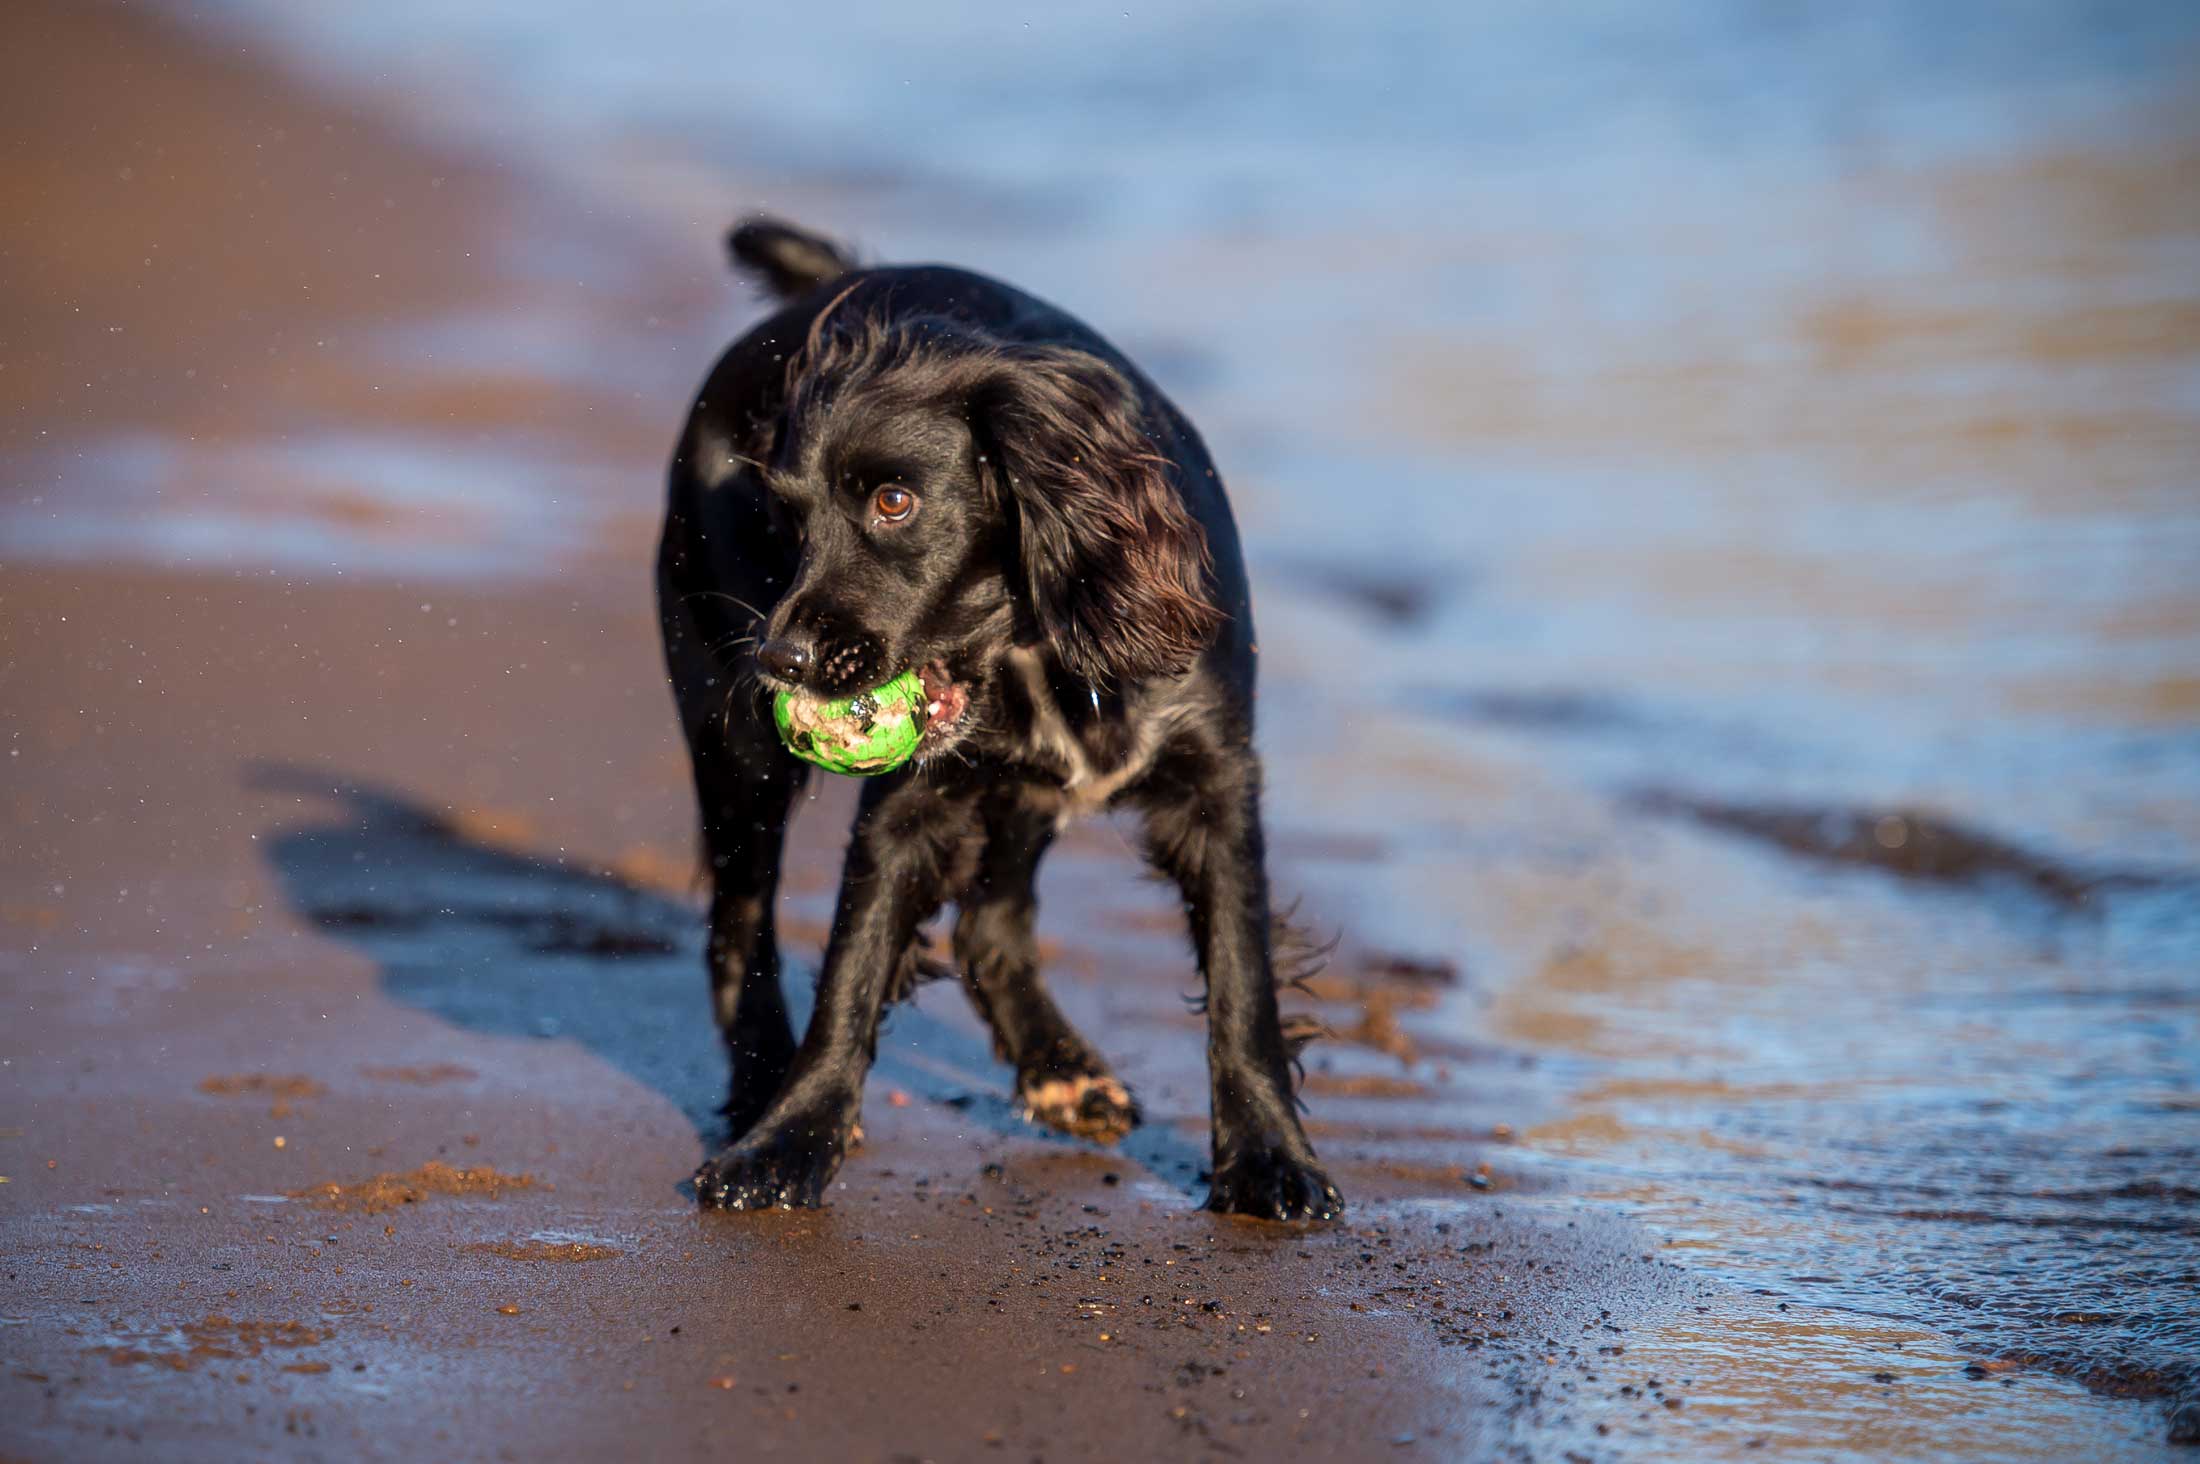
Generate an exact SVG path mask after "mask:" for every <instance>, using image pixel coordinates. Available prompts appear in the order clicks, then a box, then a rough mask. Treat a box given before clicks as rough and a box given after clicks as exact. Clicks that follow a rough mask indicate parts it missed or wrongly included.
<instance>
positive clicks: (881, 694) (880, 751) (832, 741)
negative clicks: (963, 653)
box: [772, 671, 925, 778]
mask: <svg viewBox="0 0 2200 1464" xmlns="http://www.w3.org/2000/svg"><path fill="white" fill-rule="evenodd" d="M772 721H773V723H774V724H775V725H777V726H778V728H779V740H780V741H781V742H784V743H785V744H787V751H789V752H791V753H793V754H794V755H795V756H796V757H799V758H801V759H802V760H803V761H805V762H812V763H816V764H817V765H818V766H819V767H821V768H823V769H824V770H825V771H826V772H828V773H846V774H848V775H849V776H850V777H855V778H869V777H875V776H876V775H878V774H879V773H890V772H892V771H893V770H894V769H896V768H898V767H900V766H901V765H902V764H903V763H906V762H908V761H909V759H910V758H912V757H914V756H916V753H917V744H918V743H919V742H921V741H922V740H923V739H924V722H925V715H924V682H923V681H921V680H920V679H918V676H917V673H916V672H914V671H904V672H902V673H901V675H899V676H896V677H895V678H894V679H893V680H892V681H889V682H887V683H886V684H885V685H884V686H874V687H872V688H871V689H870V690H869V691H861V692H857V693H856V694H855V695H854V696H847V697H841V698H840V699H839V700H837V701H826V700H824V699H822V698H819V697H815V696H811V695H809V694H808V693H806V692H798V691H783V692H781V693H779V695H777V696H776V697H773V698H772Z"/></svg>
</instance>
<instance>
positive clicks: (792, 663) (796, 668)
mask: <svg viewBox="0 0 2200 1464" xmlns="http://www.w3.org/2000/svg"><path fill="white" fill-rule="evenodd" d="M756 659H757V661H758V662H759V663H760V664H761V665H762V666H763V668H764V669H765V670H766V671H769V672H771V674H772V675H774V676H777V677H778V678H779V679H780V680H782V681H800V680H801V679H802V677H803V674H804V673H805V672H807V671H808V670H809V669H810V667H811V666H813V665H815V664H816V662H817V652H816V651H815V650H813V649H812V648H811V646H810V643H809V642H808V641H806V640H801V639H798V638H797V637H795V636H791V635H780V636H773V637H772V638H771V639H770V640H768V641H766V642H764V644H762V645H761V646H758V647H757V648H756Z"/></svg>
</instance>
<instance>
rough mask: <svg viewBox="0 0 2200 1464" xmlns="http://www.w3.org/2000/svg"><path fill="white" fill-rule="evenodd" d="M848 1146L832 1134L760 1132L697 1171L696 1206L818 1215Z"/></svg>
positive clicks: (791, 1130) (801, 1130)
mask: <svg viewBox="0 0 2200 1464" xmlns="http://www.w3.org/2000/svg"><path fill="white" fill-rule="evenodd" d="M845 1144H846V1140H845V1138H843V1136H842V1135H840V1134H839V1133H838V1132H837V1131H833V1130H829V1129H813V1128H809V1127H807V1126H804V1127H799V1128H796V1127H781V1128H777V1129H760V1130H758V1131H756V1132H754V1133H752V1134H750V1135H749V1136H748V1137H747V1138H745V1139H743V1140H741V1142H739V1143H737V1144H735V1145H733V1146H732V1147H731V1148H729V1149H725V1150H723V1151H721V1152H720V1153H719V1154H718V1156H717V1157H716V1158H714V1159H711V1160H708V1161H706V1162H705V1163H704V1165H703V1167H702V1168H700V1169H698V1170H696V1171H695V1198H696V1201H697V1203H699V1204H701V1205H702V1206H703V1208H704V1209H706V1210H809V1209H815V1208H816V1207H818V1206H819V1205H822V1204H823V1203H825V1186H826V1185H828V1184H830V1183H831V1182H832V1178H833V1175H834V1174H835V1173H837V1172H838V1171H839V1169H840V1161H841V1157H842V1154H843V1153H844V1151H845Z"/></svg>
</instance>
